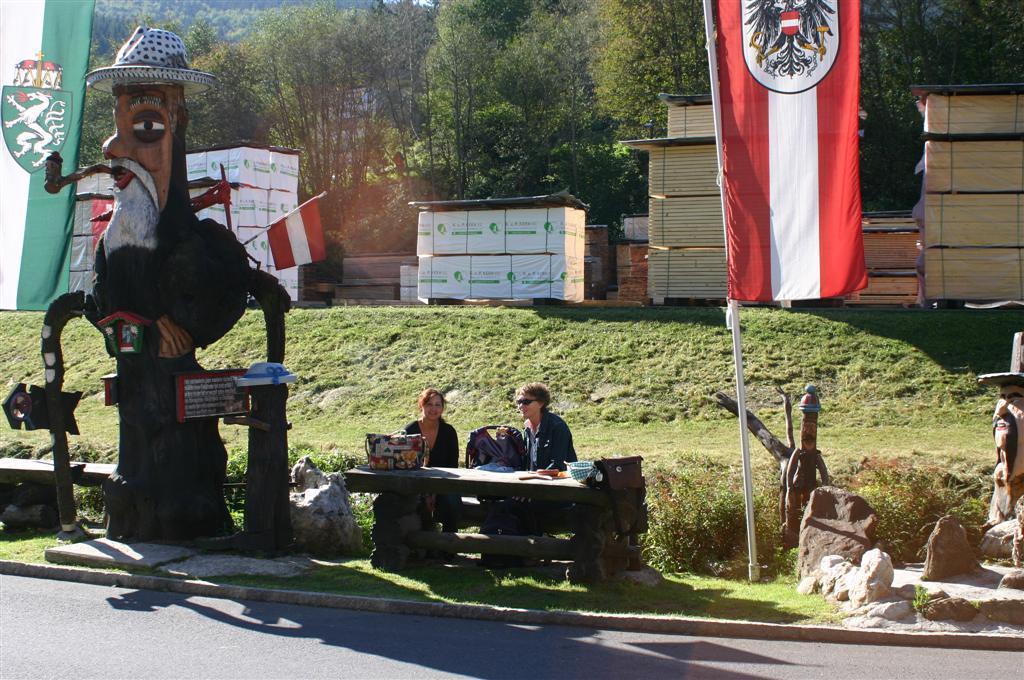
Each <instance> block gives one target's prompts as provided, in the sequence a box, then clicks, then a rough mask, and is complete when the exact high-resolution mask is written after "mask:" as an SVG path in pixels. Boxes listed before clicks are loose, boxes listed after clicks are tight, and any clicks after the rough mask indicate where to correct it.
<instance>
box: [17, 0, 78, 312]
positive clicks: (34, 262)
mask: <svg viewBox="0 0 1024 680" xmlns="http://www.w3.org/2000/svg"><path fill="white" fill-rule="evenodd" d="M92 15H93V0H2V1H0V80H2V83H0V85H2V90H0V118H2V121H3V122H2V124H0V131H2V132H3V145H4V148H3V149H2V150H0V309H45V308H46V306H47V305H48V304H49V303H50V301H52V300H53V298H54V297H56V296H57V295H59V294H61V293H64V292H66V291H67V289H68V267H69V258H70V253H71V232H72V227H73V216H74V210H73V208H74V200H75V195H74V187H73V186H70V187H65V188H64V189H63V190H62V191H61V192H60V193H58V194H48V193H46V191H45V190H44V189H43V182H44V180H45V177H44V175H45V159H46V157H47V156H48V155H50V153H52V152H54V151H59V152H60V154H61V156H62V157H63V158H64V171H65V172H70V171H72V170H74V169H75V168H77V167H78V142H79V138H80V135H81V126H82V105H83V102H84V100H85V80H84V78H85V72H86V69H87V67H88V63H89V41H90V39H91V37H92Z"/></svg>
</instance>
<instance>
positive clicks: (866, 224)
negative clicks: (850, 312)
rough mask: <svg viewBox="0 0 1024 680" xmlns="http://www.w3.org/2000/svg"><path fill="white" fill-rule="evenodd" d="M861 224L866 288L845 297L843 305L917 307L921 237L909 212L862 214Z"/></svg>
mask: <svg viewBox="0 0 1024 680" xmlns="http://www.w3.org/2000/svg"><path fill="white" fill-rule="evenodd" d="M861 225H862V229H863V234H864V264H865V265H866V267H867V270H868V287H867V288H865V289H864V290H859V291H856V292H853V293H850V294H849V295H848V296H846V304H850V305H901V306H910V305H914V304H917V301H918V287H919V286H918V277H917V270H916V266H917V257H918V254H919V250H918V243H919V239H920V234H919V232H918V228H917V223H916V222H915V221H914V218H913V217H912V216H911V214H910V212H909V211H905V212H904V211H901V212H875V213H865V214H864V215H863V217H862V219H861Z"/></svg>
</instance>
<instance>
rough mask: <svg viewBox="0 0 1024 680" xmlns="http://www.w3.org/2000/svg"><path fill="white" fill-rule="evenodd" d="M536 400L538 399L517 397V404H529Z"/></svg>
mask: <svg viewBox="0 0 1024 680" xmlns="http://www.w3.org/2000/svg"><path fill="white" fill-rule="evenodd" d="M535 401H537V400H536V399H516V406H529V405H530V404H532V403H533V402H535Z"/></svg>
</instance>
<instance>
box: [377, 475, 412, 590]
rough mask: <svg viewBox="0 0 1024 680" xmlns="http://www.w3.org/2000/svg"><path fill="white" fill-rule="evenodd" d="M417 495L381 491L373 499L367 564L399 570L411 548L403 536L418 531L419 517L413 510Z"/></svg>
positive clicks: (407, 557)
mask: <svg viewBox="0 0 1024 680" xmlns="http://www.w3.org/2000/svg"><path fill="white" fill-rule="evenodd" d="M417 501H418V496H415V495H404V494H397V493H382V494H379V495H378V496H377V497H376V498H374V499H373V529H372V530H371V531H370V536H371V537H372V538H373V553H372V554H371V555H370V563H371V564H372V565H373V566H374V567H376V568H378V569H383V570H385V571H400V570H401V569H403V568H404V567H405V564H406V562H407V561H408V559H409V555H410V554H411V553H412V550H411V549H410V548H409V547H408V546H407V545H406V540H405V539H406V535H407V534H409V533H412V532H413V531H419V530H420V524H421V523H420V516H419V515H418V514H417V513H416V505H417Z"/></svg>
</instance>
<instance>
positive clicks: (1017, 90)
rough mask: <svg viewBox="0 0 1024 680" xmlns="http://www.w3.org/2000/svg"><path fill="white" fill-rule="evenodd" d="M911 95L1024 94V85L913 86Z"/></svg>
mask: <svg viewBox="0 0 1024 680" xmlns="http://www.w3.org/2000/svg"><path fill="white" fill-rule="evenodd" d="M910 91H911V93H913V94H915V95H917V96H918V97H927V96H928V95H930V94H944V95H957V94H975V95H977V94H1024V83H984V84H981V85H911V86H910Z"/></svg>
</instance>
